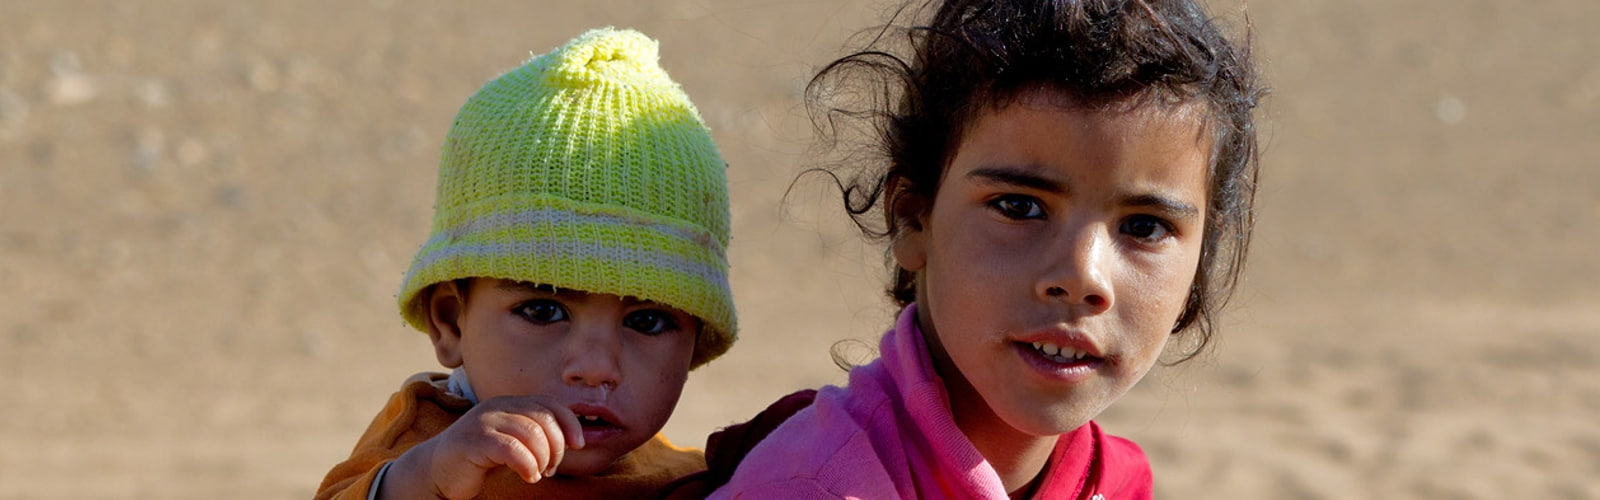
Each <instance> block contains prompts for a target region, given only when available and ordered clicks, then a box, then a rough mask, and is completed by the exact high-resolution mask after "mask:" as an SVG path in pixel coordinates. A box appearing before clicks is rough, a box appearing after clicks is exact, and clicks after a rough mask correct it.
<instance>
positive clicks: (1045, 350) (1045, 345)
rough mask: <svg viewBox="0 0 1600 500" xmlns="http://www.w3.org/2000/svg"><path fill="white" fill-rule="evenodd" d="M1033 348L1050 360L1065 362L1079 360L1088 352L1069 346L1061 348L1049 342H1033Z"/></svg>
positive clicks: (1086, 355)
mask: <svg viewBox="0 0 1600 500" xmlns="http://www.w3.org/2000/svg"><path fill="white" fill-rule="evenodd" d="M1033 349H1034V350H1036V351H1039V352H1040V353H1041V354H1044V355H1045V356H1046V357H1049V358H1050V359H1051V360H1053V361H1055V362H1057V363H1066V362H1068V361H1074V360H1081V359H1083V358H1085V357H1088V353H1086V352H1083V351H1079V350H1077V349H1073V348H1071V347H1067V348H1062V347H1061V346H1058V345H1055V344H1052V343H1049V342H1034V343H1033Z"/></svg>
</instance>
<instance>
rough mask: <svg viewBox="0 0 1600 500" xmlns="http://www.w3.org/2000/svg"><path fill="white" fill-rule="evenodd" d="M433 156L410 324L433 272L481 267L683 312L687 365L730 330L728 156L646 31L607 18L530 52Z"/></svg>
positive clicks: (727, 340) (409, 288)
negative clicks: (690, 355) (697, 326)
mask: <svg viewBox="0 0 1600 500" xmlns="http://www.w3.org/2000/svg"><path fill="white" fill-rule="evenodd" d="M440 156H441V158H440V160H439V186H438V199H437V202H436V205H435V206H434V219H433V234H432V236H431V237H429V238H428V241H427V242H426V243H424V244H423V245H422V249H421V250H418V251H417V257H416V259H415V260H414V261H413V262H412V264H411V270H410V271H409V272H407V273H406V278H405V282H404V283H403V284H402V285H401V287H400V295H399V301H400V314H401V316H403V317H405V320H406V322H408V323H410V324H411V326H413V327H415V328H417V329H419V330H423V331H426V328H427V327H426V317H425V314H424V304H423V297H420V296H419V295H420V292H421V291H422V290H424V289H426V288H427V287H428V286H430V285H433V284H435V283H442V282H446V281H451V280H455V279H459V278H471V277H485V278H501V279H507V280H515V281H525V282H530V283H536V284H542V285H550V286H554V287H557V288H564V289H570V290H581V291H585V292H590V293H607V294H613V295H619V296H625V297H635V298H638V299H642V300H649V301H653V302H657V303H660V304H664V305H667V306H670V307H673V308H676V309H679V310H682V311H684V312H687V313H689V314H692V315H694V316H695V317H697V318H700V320H701V322H703V323H704V326H703V328H701V331H700V333H699V337H698V339H697V343H696V345H695V352H694V361H693V362H692V365H691V367H699V366H700V365H703V364H705V363H706V362H707V361H710V360H711V359H712V358H715V357H717V356H719V355H721V354H722V353H723V352H726V351H727V350H728V347H729V346H731V345H732V344H733V341H734V339H735V337H736V333H737V325H736V323H735V320H734V310H733V296H732V295H733V294H732V293H731V292H730V291H729V288H728V257H727V248H728V226H729V223H728V219H729V216H728V180H727V173H726V169H727V163H725V162H724V161H723V160H722V156H721V154H720V153H718V152H717V147H716V145H715V144H714V143H712V141H711V133H710V130H708V129H707V128H706V125H705V122H703V121H702V120H701V119H700V113H699V112H698V111H696V110H695V107H694V104H693V103H691V102H689V97H688V96H687V95H685V94H684V92H683V90H682V89H681V88H679V87H678V84H677V83H675V82H673V81H672V79H671V78H670V77H668V76H667V73H666V72H665V71H664V70H662V69H661V67H660V66H659V64H658V61H657V44H656V41H655V40H651V39H650V38H649V37H646V36H645V35H643V34H641V33H639V32H636V31H631V30H618V29H613V28H602V29H597V30H593V31H590V32H588V33H584V34H583V35H581V36H579V37H577V38H575V39H573V40H572V41H570V42H567V44H566V45H563V46H561V47H560V48H557V49H556V50H554V51H552V52H550V53H548V54H545V55H541V56H536V57H534V58H532V59H530V60H529V61H528V62H527V63H525V64H523V65H522V66H521V67H518V68H516V69H514V70H511V71H510V72H508V73H506V74H504V75H501V76H500V77H499V78H496V79H494V80H493V81H490V82H489V83H487V84H485V85H484V86H483V88H482V89H479V90H478V93H477V94H475V95H473V96H472V97H471V98H469V99H467V103H466V104H465V105H463V106H462V107H461V111H460V112H459V113H458V114H457V115H456V119H455V123H454V124H453V125H451V127H450V133H449V135H448V136H447V137H446V138H445V143H444V147H443V152H442V153H441V155H440Z"/></svg>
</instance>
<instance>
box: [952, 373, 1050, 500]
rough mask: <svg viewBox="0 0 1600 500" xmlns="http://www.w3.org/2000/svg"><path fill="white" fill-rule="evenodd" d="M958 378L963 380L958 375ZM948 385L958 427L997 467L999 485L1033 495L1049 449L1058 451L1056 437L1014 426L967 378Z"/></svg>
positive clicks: (1013, 494) (1013, 492)
mask: <svg viewBox="0 0 1600 500" xmlns="http://www.w3.org/2000/svg"><path fill="white" fill-rule="evenodd" d="M951 368H954V367H953V366H952V367H951ZM955 378H956V379H960V377H959V376H957V377H955ZM945 387H946V389H947V390H949V391H950V410H951V415H953V416H954V417H955V421H956V427H959V428H961V433H962V434H966V435H967V440H969V441H972V446H973V447H974V448H977V449H978V453H979V454H982V455H983V458H984V459H985V460H988V461H989V465H990V466H991V467H994V471H995V472H996V473H998V474H999V475H1000V484H1002V485H1004V486H1005V488H1006V491H1007V492H1008V493H1010V495H1011V498H1028V497H1029V496H1031V495H1032V492H1033V490H1034V489H1035V487H1036V486H1037V484H1036V483H1038V481H1039V480H1040V478H1042V477H1044V470H1045V466H1046V465H1047V464H1048V463H1049V461H1050V452H1051V451H1054V450H1055V445H1056V436H1034V435H1030V434H1025V433H1022V432H1020V431H1017V430H1016V429H1015V428H1012V427H1011V426H1010V425H1009V424H1006V423H1005V422H1004V421H1002V420H1000V417H999V416H998V415H995V414H994V412H993V411H991V410H990V409H989V405H988V404H987V403H985V402H984V401H983V398H982V397H980V396H979V395H978V394H977V393H976V392H974V391H972V386H970V385H968V384H967V383H966V381H965V379H962V380H961V381H960V382H959V383H957V382H956V381H955V380H952V379H951V378H946V379H945ZM958 391H959V392H958ZM961 393H965V394H961Z"/></svg>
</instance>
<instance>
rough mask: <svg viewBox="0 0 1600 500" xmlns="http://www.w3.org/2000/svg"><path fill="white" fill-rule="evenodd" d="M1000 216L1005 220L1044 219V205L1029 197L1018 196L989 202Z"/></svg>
mask: <svg viewBox="0 0 1600 500" xmlns="http://www.w3.org/2000/svg"><path fill="white" fill-rule="evenodd" d="M989 206H990V207H993V208H994V209H995V210H996V211H999V212H1000V215H1002V216H1004V217H1005V218H1007V219H1017V220H1020V219H1038V218H1042V217H1044V205H1043V204H1041V203H1039V200H1037V199H1034V198H1033V197H1031V196H1023V195H1020V194H1008V195H1003V196H1000V197H998V198H995V199H994V200H992V201H990V202H989Z"/></svg>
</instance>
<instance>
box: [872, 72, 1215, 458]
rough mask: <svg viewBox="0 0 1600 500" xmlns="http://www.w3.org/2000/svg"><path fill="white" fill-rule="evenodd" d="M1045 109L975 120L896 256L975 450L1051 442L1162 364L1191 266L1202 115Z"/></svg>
mask: <svg viewBox="0 0 1600 500" xmlns="http://www.w3.org/2000/svg"><path fill="white" fill-rule="evenodd" d="M1052 97H1053V95H1052V94H1050V93H1046V92H1036V93H1033V94H1025V95H1024V96H1023V98H1021V99H1019V100H1017V101H1016V102H1015V103H1014V104H1011V105H1009V106H1007V107H1005V108H1002V109H999V110H997V111H992V112H988V113H985V114H982V115H980V116H979V117H977V118H976V119H975V120H974V121H973V123H972V124H971V126H970V127H969V128H968V130H967V132H966V134H965V136H964V137H963V138H962V141H961V143H960V145H959V147H958V149H957V150H956V153H955V156H954V157H953V158H952V160H951V163H950V165H949V166H948V167H947V168H946V170H945V173H944V178H943V180H942V181H941V185H940V186H939V189H938V192H937V193H936V195H935V199H934V201H933V204H932V207H931V209H929V210H927V211H926V212H924V213H923V214H922V215H921V216H920V217H919V219H918V221H917V222H919V224H918V225H915V226H910V227H906V228H902V229H901V230H900V231H899V234H898V236H897V239H896V241H895V243H894V244H893V252H894V255H895V258H896V260H897V261H898V262H899V265H900V266H901V267H904V268H905V269H907V270H909V271H912V272H915V273H916V274H917V282H916V290H917V304H918V317H917V320H918V324H919V325H920V326H921V328H922V330H923V332H924V334H925V335H926V337H927V341H928V343H929V347H930V351H932V354H933V358H934V363H935V368H936V369H937V370H938V372H939V374H940V375H941V376H942V377H943V378H944V380H945V385H946V387H947V388H948V389H949V391H950V398H951V406H952V409H953V411H954V413H955V416H956V422H957V423H958V425H960V426H961V428H962V430H963V431H966V432H967V434H968V436H969V437H972V438H973V439H974V441H977V440H979V439H981V437H980V436H976V435H975V434H976V433H988V432H999V433H1002V434H1006V435H1016V434H1015V432H1021V433H1023V434H1025V435H1030V436H1049V435H1055V434H1060V433H1063V432H1067V431H1070V430H1072V429H1075V428H1077V427H1079V426H1081V425H1083V424H1084V423H1086V422H1088V421H1089V419H1091V418H1093V417H1094V416H1095V415H1097V414H1099V413H1100V412H1101V411H1102V410H1104V409H1105V408H1106V407H1107V406H1109V405H1110V404H1111V403H1112V402H1113V401H1116V399H1117V398H1118V397H1121V396H1122V394H1123V393H1125V392H1127V391H1128V389H1129V388H1131V387H1133V385H1134V384H1135V383H1136V382H1138V381H1139V379H1140V378H1142V377H1143V376H1144V374H1145V372H1147V371H1148V370H1149V369H1150V367H1151V365H1153V364H1154V363H1155V361H1156V359H1157V357H1158V356H1159V355H1160V353H1161V351H1162V348H1163V346H1164V345H1165V344H1166V341H1167V337H1168V335H1169V334H1170V332H1171V331H1172V327H1173V325H1174V324H1175V323H1176V322H1177V319H1178V316H1179V314H1180V313H1181V312H1182V309H1183V305H1184V299H1185V298H1186V296H1187V293H1188V291H1189V285H1190V283H1191V282H1192V280H1193V279H1194V275H1195V271H1196V269H1197V266H1198V265H1199V261H1200V248H1201V240H1202V237H1203V236H1204V235H1203V229H1204V227H1205V221H1204V216H1205V213H1206V205H1205V204H1206V170H1207V168H1206V166H1207V161H1208V151H1209V148H1208V143H1207V141H1206V137H1207V135H1206V134H1203V133H1202V129H1201V128H1200V120H1199V118H1198V116H1199V114H1198V113H1190V112H1186V111H1191V110H1186V109H1183V108H1180V109H1178V110H1173V109H1170V108H1158V107H1155V106H1147V107H1145V108H1141V109H1138V110H1134V111H1129V112H1104V111H1102V112H1096V111H1084V110H1079V109H1076V108H1071V107H1065V106H1062V105H1059V104H1058V102H1059V101H1058V100H1055V99H1052Z"/></svg>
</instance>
